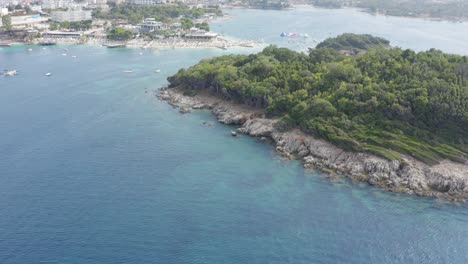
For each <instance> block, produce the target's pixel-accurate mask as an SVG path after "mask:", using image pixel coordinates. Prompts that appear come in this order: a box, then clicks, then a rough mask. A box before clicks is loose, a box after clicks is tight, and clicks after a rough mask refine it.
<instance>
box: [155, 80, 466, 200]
mask: <svg viewBox="0 0 468 264" xmlns="http://www.w3.org/2000/svg"><path fill="white" fill-rule="evenodd" d="M187 94H189V93H187ZM156 96H157V97H158V98H159V99H160V100H163V101H167V102H168V103H169V104H170V105H172V106H173V107H175V108H177V109H179V112H181V113H188V112H190V111H191V110H192V109H210V110H211V111H212V113H213V114H214V115H216V117H217V119H218V121H219V122H220V123H223V124H226V125H236V126H239V128H238V129H237V132H238V133H242V134H246V135H250V136H253V137H259V138H262V139H263V140H267V139H270V140H271V142H272V143H273V144H274V145H275V146H276V151H277V152H278V153H280V154H281V155H283V156H284V157H286V158H288V159H300V160H302V162H303V164H304V167H305V168H308V169H318V170H322V171H325V172H327V173H329V174H331V175H333V174H339V175H343V176H346V177H349V178H351V179H353V180H357V181H361V182H367V183H369V184H371V185H375V186H379V187H382V188H384V189H385V190H388V191H392V192H400V193H408V194H416V195H421V196H432V197H440V198H443V199H448V200H453V201H466V200H468V164H462V163H456V162H453V161H449V160H443V161H441V162H440V164H438V165H434V166H429V165H427V164H425V163H422V162H420V161H418V160H415V159H414V158H412V157H405V158H404V159H403V160H401V161H400V160H393V161H389V160H387V159H384V158H381V157H378V156H375V155H372V154H369V153H356V152H349V151H345V150H343V149H340V148H338V147H336V146H334V145H332V144H331V143H329V142H327V141H324V140H322V139H317V138H314V137H313V136H311V135H306V134H304V133H303V132H301V131H299V130H297V129H295V130H291V131H286V132H283V131H280V130H278V129H277V128H276V126H275V123H276V122H277V120H276V119H271V118H266V117H265V114H264V112H263V111H262V110H259V109H255V108H250V107H247V106H244V105H238V104H235V103H232V102H227V101H224V100H222V99H219V98H217V97H215V96H212V95H209V94H207V93H205V92H199V93H197V94H196V95H193V96H192V95H191V96H188V95H184V90H182V89H178V88H171V89H169V88H162V89H160V90H158V91H157V94H156Z"/></svg>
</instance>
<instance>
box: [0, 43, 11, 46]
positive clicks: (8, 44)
mask: <svg viewBox="0 0 468 264" xmlns="http://www.w3.org/2000/svg"><path fill="white" fill-rule="evenodd" d="M11 46H12V45H11V44H10V43H0V47H11Z"/></svg>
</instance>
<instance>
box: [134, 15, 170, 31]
mask: <svg viewBox="0 0 468 264" xmlns="http://www.w3.org/2000/svg"><path fill="white" fill-rule="evenodd" d="M138 26H139V27H140V30H141V31H150V32H152V31H155V30H162V29H164V25H163V23H162V22H158V21H156V19H154V18H145V21H144V22H143V23H141V24H139V25H138Z"/></svg>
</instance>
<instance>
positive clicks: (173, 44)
mask: <svg viewBox="0 0 468 264" xmlns="http://www.w3.org/2000/svg"><path fill="white" fill-rule="evenodd" d="M0 42H5V43H9V44H12V45H37V44H39V43H41V42H54V43H56V44H68V45H120V44H123V45H125V46H126V47H128V48H143V49H184V48H187V49H192V48H219V49H227V48H234V47H245V48H254V47H256V46H258V45H261V43H260V42H258V41H254V40H234V39H227V38H222V37H219V38H218V39H216V40H212V41H186V40H183V39H163V40H152V41H145V40H130V41H127V42H119V41H110V40H107V39H105V38H89V39H85V40H83V39H74V38H53V39H52V38H37V39H35V40H34V41H32V42H25V41H21V40H17V39H0Z"/></svg>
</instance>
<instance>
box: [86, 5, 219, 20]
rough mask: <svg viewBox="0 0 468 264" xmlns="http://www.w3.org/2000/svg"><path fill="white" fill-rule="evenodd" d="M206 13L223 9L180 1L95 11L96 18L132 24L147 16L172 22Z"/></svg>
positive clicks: (114, 7) (113, 7)
mask: <svg viewBox="0 0 468 264" xmlns="http://www.w3.org/2000/svg"><path fill="white" fill-rule="evenodd" d="M206 13H215V14H217V15H222V11H221V9H219V8H218V7H213V8H190V7H189V6H188V5H185V4H182V3H179V4H176V5H154V6H143V5H134V4H119V5H113V6H112V8H111V9H110V11H109V12H107V13H105V12H101V11H100V10H97V11H95V12H94V13H93V17H94V18H101V19H125V20H128V22H129V23H131V24H138V23H141V22H142V21H143V19H145V18H149V17H151V18H155V19H156V20H157V21H161V22H171V21H173V20H177V19H178V18H179V17H185V18H190V19H197V18H201V17H202V16H203V15H205V14H206Z"/></svg>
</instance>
